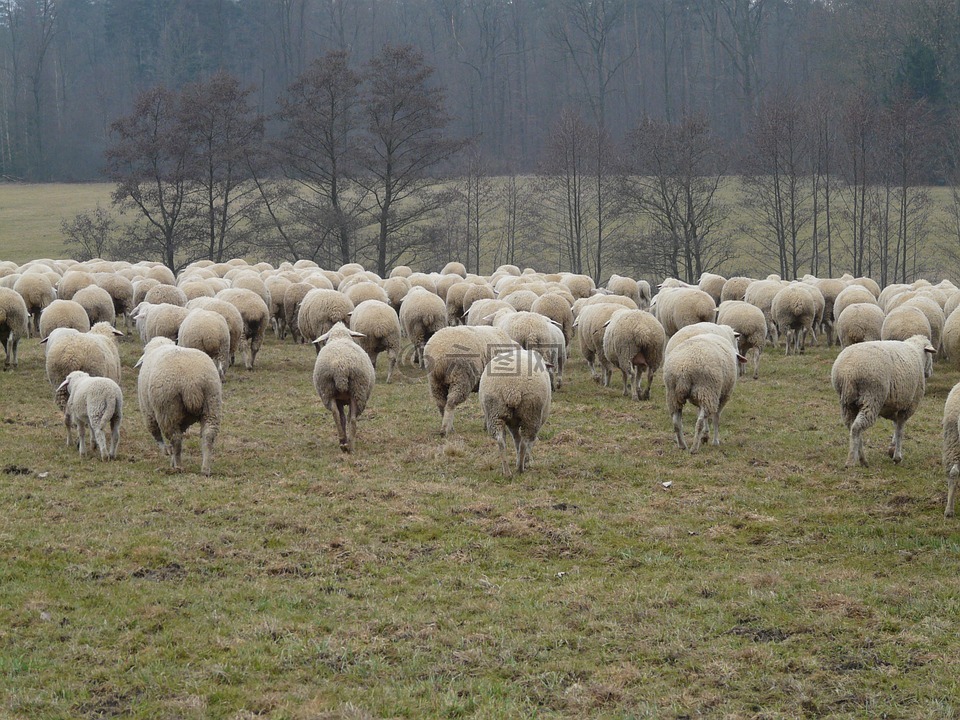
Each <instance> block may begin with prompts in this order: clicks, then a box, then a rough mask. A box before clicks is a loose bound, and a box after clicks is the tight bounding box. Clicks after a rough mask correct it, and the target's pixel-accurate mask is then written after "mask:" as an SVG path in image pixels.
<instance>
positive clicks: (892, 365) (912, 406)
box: [830, 335, 936, 467]
mask: <svg viewBox="0 0 960 720" xmlns="http://www.w3.org/2000/svg"><path fill="white" fill-rule="evenodd" d="M935 353H936V350H935V349H934V347H933V346H932V345H931V344H930V339H929V338H928V337H927V336H925V335H914V336H912V337H910V338H908V339H906V340H877V341H873V342H863V343H857V344H856V345H851V346H850V347H848V348H845V349H844V350H842V351H841V352H840V355H838V356H837V359H836V361H835V362H834V363H833V370H832V372H831V373H830V380H831V382H832V384H833V389H834V390H835V391H836V392H837V394H839V396H840V412H841V415H842V416H843V421H844V423H845V424H846V426H847V427H848V428H849V429H850V452H849V453H848V455H847V466H851V465H855V464H856V463H857V462H858V461H859V463H860V464H861V465H863V466H864V467H866V465H867V456H866V453H865V452H864V449H863V432H864V431H865V430H867V429H868V428H870V427H871V426H872V425H873V424H874V423H875V422H876V421H877V417H882V418H886V419H888V420H892V421H893V423H894V431H893V440H891V442H890V447H889V449H888V450H887V454H888V455H889V456H890V457H892V458H893V461H894V462H895V463H899V462H900V461H901V460H902V459H903V450H902V445H903V426H904V425H905V424H906V422H907V420H909V419H910V418H911V417H912V416H913V414H914V413H915V412H916V410H917V408H918V407H919V405H920V400H921V399H922V398H923V393H924V390H925V388H926V379H927V378H929V377H930V374H931V373H932V372H933V355H934V354H935Z"/></svg>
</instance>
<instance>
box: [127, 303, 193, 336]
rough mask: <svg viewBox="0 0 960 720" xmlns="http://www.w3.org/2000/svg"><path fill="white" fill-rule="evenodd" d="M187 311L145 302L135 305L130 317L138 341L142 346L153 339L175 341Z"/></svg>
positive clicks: (173, 306) (182, 308)
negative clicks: (135, 329)
mask: <svg viewBox="0 0 960 720" xmlns="http://www.w3.org/2000/svg"><path fill="white" fill-rule="evenodd" d="M188 312H189V310H187V308H185V307H181V306H179V305H171V304H170V303H160V304H158V305H154V304H152V303H148V302H146V301H144V302H142V303H140V304H139V305H137V306H136V307H135V308H134V309H133V312H132V313H130V317H131V318H132V319H133V320H134V322H135V323H136V327H137V332H138V333H139V334H140V340H141V342H143V343H144V344H146V343H148V342H150V340H152V339H153V338H155V337H165V338H170V340H172V341H173V342H176V341H177V333H179V332H180V323H182V322H183V320H184V318H185V317H186V316H187V313H188Z"/></svg>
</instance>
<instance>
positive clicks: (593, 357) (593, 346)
mask: <svg viewBox="0 0 960 720" xmlns="http://www.w3.org/2000/svg"><path fill="white" fill-rule="evenodd" d="M619 310H623V308H622V307H621V306H620V305H617V304H614V303H599V304H596V305H589V306H587V307H585V308H584V309H583V312H581V313H580V314H579V315H578V316H577V319H576V321H575V322H574V323H573V324H574V327H576V328H577V332H578V333H579V334H580V353H581V355H583V359H584V360H586V361H587V365H589V366H590V376H591V377H592V378H593V379H594V380H595V381H597V382H599V383H602V384H603V386H604V387H609V386H610V375H611V373H612V372H613V367H612V366H611V365H610V362H609V361H608V360H607V356H606V355H605V354H604V352H603V335H604V331H605V329H606V328H605V325H606V324H607V321H608V320H610V318H612V317H613V314H614V313H615V312H617V311H619Z"/></svg>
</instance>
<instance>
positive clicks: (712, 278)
mask: <svg viewBox="0 0 960 720" xmlns="http://www.w3.org/2000/svg"><path fill="white" fill-rule="evenodd" d="M726 284H727V279H726V278H725V277H723V276H722V275H714V274H713V273H708V272H705V273H703V275H701V276H700V282H699V284H698V285H697V287H699V288H700V289H701V290H703V291H704V292H705V293H707V295H709V296H710V297H712V298H713V303H714V305H719V304H720V297H721V296H722V295H723V286H724V285H726Z"/></svg>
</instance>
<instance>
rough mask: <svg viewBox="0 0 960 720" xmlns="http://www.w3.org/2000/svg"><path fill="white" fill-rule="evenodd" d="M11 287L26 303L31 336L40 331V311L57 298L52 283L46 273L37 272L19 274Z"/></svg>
mask: <svg viewBox="0 0 960 720" xmlns="http://www.w3.org/2000/svg"><path fill="white" fill-rule="evenodd" d="M13 289H14V290H16V291H17V292H18V293H20V297H22V298H23V302H24V303H26V306H27V312H28V313H29V314H30V323H29V332H30V337H33V336H34V334H39V333H40V313H42V312H43V309H44V308H45V307H46V306H47V305H49V304H50V303H52V302H53V301H54V300H56V299H57V291H56V290H54V289H53V283H51V282H50V279H49V278H48V277H47V276H46V275H40V274H38V273H27V274H24V275H21V276H20V278H19V279H18V280H17V281H16V282H15V283H14V285H13Z"/></svg>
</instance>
